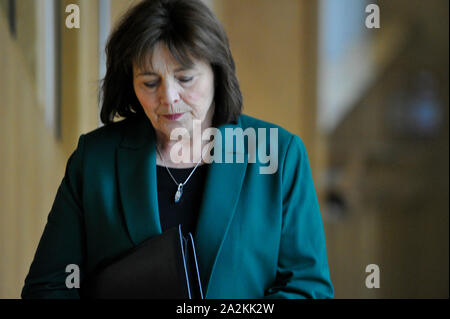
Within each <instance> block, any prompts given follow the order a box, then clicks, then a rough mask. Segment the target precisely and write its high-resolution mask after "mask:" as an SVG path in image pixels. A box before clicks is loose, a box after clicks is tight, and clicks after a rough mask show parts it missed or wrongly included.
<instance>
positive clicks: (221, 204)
mask: <svg viewBox="0 0 450 319" xmlns="http://www.w3.org/2000/svg"><path fill="white" fill-rule="evenodd" d="M226 128H232V129H235V128H242V125H241V121H240V119H239V121H238V123H237V124H227V125H223V126H220V127H219V128H218V129H219V131H220V133H221V136H222V158H223V159H225V153H226V152H232V153H233V154H236V153H237V152H236V150H235V149H227V146H226V144H225V143H224V140H223V139H224V138H225V129H226ZM155 136H156V134H155V131H154V129H153V127H152V125H151V123H150V121H149V120H148V119H147V118H146V117H143V118H140V119H136V120H135V121H134V122H131V123H130V125H129V126H127V130H126V132H125V134H124V138H123V140H122V143H121V144H120V147H119V148H118V152H117V174H118V179H119V193H120V199H121V202H122V207H123V211H124V215H125V216H124V219H125V223H126V225H127V228H128V233H129V236H130V239H131V240H132V242H133V243H134V244H135V245H137V244H139V243H141V242H142V241H144V240H145V239H147V238H149V237H150V236H154V235H158V234H161V232H162V230H161V223H160V218H159V208H158V195H157V184H156V146H155ZM247 157H248V156H247V154H246V151H245V150H244V162H243V163H216V162H213V163H211V164H209V165H210V166H209V169H208V173H207V176H206V181H205V188H204V193H203V202H202V204H201V208H200V212H199V217H198V222H197V229H196V233H195V234H193V235H194V242H195V246H196V250H197V255H198V256H197V257H198V260H197V261H198V264H199V270H200V276H201V281H202V286H203V291H204V295H205V297H207V293H208V286H209V283H210V279H211V276H212V274H213V272H214V268H215V265H216V261H217V258H218V256H219V254H220V250H221V247H222V243H223V241H224V239H225V237H226V234H227V231H228V228H229V225H230V222H231V220H232V218H233V215H234V213H235V210H236V206H237V203H238V199H239V195H240V190H241V187H242V183H243V180H244V175H245V171H246V167H247Z"/></svg>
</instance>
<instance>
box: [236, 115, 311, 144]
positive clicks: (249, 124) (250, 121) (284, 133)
mask: <svg viewBox="0 0 450 319" xmlns="http://www.w3.org/2000/svg"><path fill="white" fill-rule="evenodd" d="M239 121H240V124H241V126H242V129H243V130H244V131H245V130H246V129H247V128H254V129H255V130H257V129H258V128H265V129H268V130H270V129H277V131H278V141H279V143H280V145H285V146H286V147H287V146H288V145H289V143H291V140H293V139H299V140H300V141H301V139H300V137H299V136H297V135H295V134H293V133H292V132H290V131H288V130H287V129H285V128H283V127H281V126H280V125H277V124H274V123H271V122H267V121H263V120H260V119H257V118H255V117H252V116H249V115H245V114H242V115H241V116H240V117H239ZM266 134H268V133H266ZM302 144H303V143H302Z"/></svg>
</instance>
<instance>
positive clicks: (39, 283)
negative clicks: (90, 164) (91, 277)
mask: <svg viewBox="0 0 450 319" xmlns="http://www.w3.org/2000/svg"><path fill="white" fill-rule="evenodd" d="M83 145H84V143H83V135H82V136H81V137H80V139H79V141H78V147H77V149H76V150H75V151H74V153H73V154H72V155H71V156H70V158H69V160H68V162H67V166H66V172H65V175H64V178H63V180H62V182H61V185H60V186H59V188H58V191H57V194H56V198H55V201H54V203H53V206H52V208H51V210H50V213H49V215H48V219H47V224H46V226H45V229H44V232H43V234H42V237H41V239H40V241H39V245H38V248H37V250H36V253H35V256H34V259H33V262H32V264H31V266H30V270H29V273H28V275H27V277H26V279H25V285H24V287H23V289H22V295H21V296H22V298H24V299H30V298H31V299H38V298H52V299H53V298H79V297H80V296H79V293H78V289H77V288H71V289H69V288H67V286H66V278H67V277H68V276H69V275H70V274H71V272H69V273H66V267H67V265H70V264H75V265H77V266H78V267H79V269H80V272H81V269H82V265H83V259H84V258H83V256H84V252H85V251H84V227H83V206H82V199H81V192H82V190H81V183H82V168H83V160H82V159H83ZM69 279H70V278H69ZM80 282H81V278H80Z"/></svg>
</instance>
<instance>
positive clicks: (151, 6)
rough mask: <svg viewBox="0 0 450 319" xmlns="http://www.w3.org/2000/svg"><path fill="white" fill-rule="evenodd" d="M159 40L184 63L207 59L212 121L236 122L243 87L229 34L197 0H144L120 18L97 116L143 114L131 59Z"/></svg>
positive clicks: (142, 61)
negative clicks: (210, 75)
mask: <svg viewBox="0 0 450 319" xmlns="http://www.w3.org/2000/svg"><path fill="white" fill-rule="evenodd" d="M157 43H162V44H164V45H165V46H166V47H167V48H168V50H169V51H170V52H171V54H172V55H173V57H174V58H175V59H176V60H177V61H178V62H179V63H180V64H181V65H183V66H189V65H191V64H192V60H191V59H192V58H196V59H201V60H205V61H207V62H209V63H210V65H211V67H212V69H213V72H214V81H215V95H214V102H215V111H214V116H213V120H212V125H213V126H214V127H217V126H219V125H222V124H227V123H232V122H234V123H235V122H236V121H237V119H238V117H239V115H240V114H241V110H242V93H241V90H240V88H239V82H238V80H237V77H236V73H235V64H234V60H233V57H232V55H231V51H230V48H229V43H228V38H227V36H226V34H225V31H224V29H223V28H222V26H221V24H220V23H219V21H218V20H217V18H216V17H215V16H214V14H213V13H212V12H211V10H210V9H209V8H208V7H207V6H206V5H205V4H204V3H202V2H201V1H200V0H143V1H142V2H140V3H139V4H138V5H137V6H135V7H133V8H131V9H130V10H129V11H128V12H127V13H126V14H125V15H124V16H123V17H122V19H121V21H120V22H119V24H118V25H117V26H116V28H115V29H114V31H113V32H112V34H111V35H110V37H109V39H108V43H107V45H106V57H107V62H106V65H107V69H106V75H105V78H104V79H103V83H102V87H101V92H100V94H101V97H102V108H101V113H100V118H101V120H102V122H103V123H104V124H110V123H112V122H113V120H114V117H116V116H122V117H125V118H127V117H131V116H145V113H144V112H143V109H142V106H141V105H140V103H139V101H138V99H137V97H136V94H135V92H134V87H133V63H136V65H137V66H139V67H141V66H144V65H146V60H147V59H148V57H149V56H151V54H152V50H153V48H154V47H155V45H156V44H157Z"/></svg>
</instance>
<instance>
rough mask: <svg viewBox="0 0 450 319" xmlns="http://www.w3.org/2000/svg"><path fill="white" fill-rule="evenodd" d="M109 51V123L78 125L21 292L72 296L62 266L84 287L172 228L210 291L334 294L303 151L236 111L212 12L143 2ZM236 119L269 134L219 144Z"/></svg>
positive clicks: (175, 1) (105, 111) (194, 1)
mask: <svg viewBox="0 0 450 319" xmlns="http://www.w3.org/2000/svg"><path fill="white" fill-rule="evenodd" d="M106 52H107V73H106V76H105V79H104V83H103V88H102V89H103V90H102V93H103V105H102V110H101V119H102V121H103V122H104V123H105V126H103V127H102V128H99V129H97V130H94V131H93V132H90V133H88V134H86V135H82V136H81V137H80V139H79V142H78V147H77V149H76V150H75V152H74V153H73V154H72V156H71V157H70V159H69V161H68V164H67V169H66V174H65V177H64V179H63V181H62V183H61V186H60V188H59V190H58V193H57V195H56V199H55V202H54V204H53V207H52V209H51V211H50V214H49V217H48V223H47V225H46V227H45V230H44V233H43V235H42V238H41V240H40V243H39V247H38V249H37V251H36V255H35V257H34V261H33V263H32V265H31V267H30V272H29V274H28V276H27V278H26V280H25V286H24V288H23V291H22V297H24V298H43V297H46V298H65V297H67V298H77V297H79V295H80V294H79V291H78V289H69V288H67V287H66V283H65V281H66V278H67V275H68V273H66V266H67V265H70V264H75V265H79V267H80V269H81V278H82V279H81V286H82V285H83V277H84V276H88V275H89V274H90V273H92V272H93V271H94V269H96V268H97V267H98V265H100V264H101V263H103V262H104V261H105V260H108V259H110V258H112V257H113V256H117V255H120V254H122V253H124V252H126V251H128V250H130V249H132V248H133V247H135V246H136V245H138V244H139V243H141V242H143V241H144V240H146V239H147V238H150V237H152V236H156V235H159V234H161V233H162V232H164V231H165V230H167V229H169V228H171V227H174V226H176V225H178V224H181V225H182V228H183V229H184V230H185V231H186V232H192V233H193V234H194V241H195V245H196V250H197V255H198V263H199V270H200V278H201V281H202V287H203V292H204V295H205V297H206V298H264V297H267V298H331V297H333V287H332V284H331V282H330V278H329V270H328V262H327V256H326V248H325V239H324V233H323V226H322V221H321V217H320V211H319V206H318V201H317V197H316V194H315V190H314V186H313V181H312V177H311V172H310V168H309V164H308V159H307V155H306V150H305V147H304V145H303V143H302V142H301V140H300V138H299V137H297V136H295V135H293V134H291V133H289V132H288V131H286V130H284V129H282V128H281V127H279V126H276V125H274V124H270V123H267V122H263V121H260V120H257V119H255V118H251V117H249V116H245V115H242V114H241V107H242V95H241V92H240V89H239V84H238V81H237V78H236V75H235V66H234V62H233V58H232V55H231V52H230V49H229V46H228V40H227V37H226V35H225V32H224V31H223V29H222V27H221V25H220V23H219V22H218V21H217V19H216V18H215V17H214V16H213V14H212V13H211V11H210V10H209V9H208V8H207V7H206V6H205V5H204V4H202V2H201V1H199V0H148V1H142V2H141V3H140V4H139V5H137V6H136V7H134V8H132V9H131V10H130V11H129V12H128V13H127V14H126V15H125V16H124V18H123V19H122V21H121V22H120V23H119V25H118V27H117V28H116V29H115V30H114V32H113V33H112V35H111V37H110V39H109V41H108V44H107V48H106ZM116 116H121V117H123V118H124V119H123V120H121V121H118V122H113V120H114V118H115V117H116ZM196 124H197V127H196ZM211 128H216V130H215V131H214V132H215V133H214V134H210V135H209V138H206V139H204V138H203V137H204V136H205V134H206V136H208V134H207V133H208V132H212V131H211ZM230 129H231V130H232V131H231V132H234V133H236V132H239V130H242V131H243V132H247V133H248V132H250V131H251V130H253V132H257V133H259V132H262V131H263V129H267V131H270V132H271V133H272V132H276V134H275V135H271V137H273V136H275V137H276V140H273V139H272V138H270V141H269V139H267V138H266V136H264V139H263V138H262V137H261V136H260V135H258V136H257V141H256V143H254V144H253V146H255V145H256V146H257V149H255V148H254V147H252V145H250V144H251V141H252V139H250V138H249V136H250V135H251V134H244V135H245V136H247V139H245V141H238V139H239V134H237V133H236V136H237V137H235V138H236V145H241V146H242V145H244V147H243V148H242V147H241V148H240V149H237V147H234V146H233V145H234V144H233V142H231V149H230V142H229V140H228V141H227V140H225V141H224V142H223V143H222V142H221V143H218V142H219V139H220V138H223V137H226V136H229V132H230ZM177 130H178V132H183V133H182V134H178V138H174V137H173V136H171V134H173V133H174V132H175V131H177ZM180 130H181V131H180ZM208 130H209V131H208ZM242 131H240V132H242ZM199 132H200V133H201V134H200V135H199V134H198V133H199ZM196 133H197V134H196ZM180 136H181V137H182V138H181V140H180V139H179V137H180ZM241 136H242V135H241ZM232 141H233V139H232ZM240 143H242V144H240ZM269 143H271V145H269ZM266 146H267V147H268V148H267V149H269V148H270V150H275V152H274V153H272V154H270V158H271V159H273V160H276V161H277V163H278V164H277V165H276V168H275V170H273V171H272V172H270V173H261V172H262V168H263V167H264V165H263V163H261V162H260V161H255V160H254V159H255V154H261V153H260V150H261V149H262V148H263V147H266ZM198 150H201V152H198ZM180 154H181V155H180ZM220 154H222V155H223V156H225V157H226V158H228V159H230V158H229V157H227V156H228V155H229V154H231V155H232V159H233V160H232V161H231V162H230V161H225V162H224V161H220V158H219V157H218V155H220ZM264 154H266V152H264ZM242 155H244V156H243V157H242ZM234 156H236V157H234ZM239 156H241V157H240V158H241V160H238V158H239ZM242 159H243V160H242Z"/></svg>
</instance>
